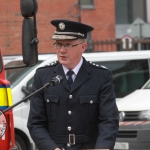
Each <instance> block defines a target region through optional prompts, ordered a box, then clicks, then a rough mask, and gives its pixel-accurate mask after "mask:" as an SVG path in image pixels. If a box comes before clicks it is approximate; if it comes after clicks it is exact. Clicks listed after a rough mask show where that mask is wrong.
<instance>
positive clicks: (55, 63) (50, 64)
mask: <svg viewBox="0 0 150 150" xmlns="http://www.w3.org/2000/svg"><path fill="white" fill-rule="evenodd" d="M57 64H58V60H57V61H54V62H52V63H49V64H47V65H45V66H42V67H39V68H38V69H40V68H46V67H51V66H55V65H57Z"/></svg>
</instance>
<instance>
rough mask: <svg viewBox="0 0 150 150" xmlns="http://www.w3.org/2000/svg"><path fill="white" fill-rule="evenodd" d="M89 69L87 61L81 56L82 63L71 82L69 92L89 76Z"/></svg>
mask: <svg viewBox="0 0 150 150" xmlns="http://www.w3.org/2000/svg"><path fill="white" fill-rule="evenodd" d="M90 74H91V70H90V67H89V64H88V63H87V61H86V60H85V59H84V58H83V64H82V66H81V68H80V70H79V72H78V74H77V76H76V78H75V81H74V82H73V84H72V88H71V91H70V92H73V91H74V90H75V89H77V88H78V87H79V86H80V85H82V84H83V83H84V82H85V81H86V80H87V79H88V78H90Z"/></svg>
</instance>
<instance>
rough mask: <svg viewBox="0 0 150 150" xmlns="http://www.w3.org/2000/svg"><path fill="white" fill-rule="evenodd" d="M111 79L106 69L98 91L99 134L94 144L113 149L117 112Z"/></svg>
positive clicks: (117, 121)
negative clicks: (99, 91)
mask: <svg viewBox="0 0 150 150" xmlns="http://www.w3.org/2000/svg"><path fill="white" fill-rule="evenodd" d="M112 81H113V79H112V74H111V72H110V71H107V72H106V74H105V78H104V81H103V84H102V88H101V93H100V105H99V114H100V115H99V124H98V127H99V136H98V138H97V141H96V145H95V148H97V149H98V148H102V149H110V150H113V148H114V145H115V141H116V136H117V133H118V129H119V113H118V108H117V106H116V99H115V93H114V87H113V83H112Z"/></svg>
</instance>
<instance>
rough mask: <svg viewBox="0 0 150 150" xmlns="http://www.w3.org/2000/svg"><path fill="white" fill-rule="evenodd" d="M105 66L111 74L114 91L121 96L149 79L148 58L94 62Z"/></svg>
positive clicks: (139, 86) (118, 96)
mask: <svg viewBox="0 0 150 150" xmlns="http://www.w3.org/2000/svg"><path fill="white" fill-rule="evenodd" d="M96 63H98V64H99V65H104V66H106V67H107V68H108V69H109V70H111V71H112V74H113V84H114V91H115V93H116V97H117V98H122V97H124V96H126V95H128V94H130V93H131V92H133V91H134V90H136V89H140V88H141V87H142V86H143V85H144V84H145V83H146V82H147V80H148V79H149V66H148V60H146V59H145V60H143V59H142V60H121V61H106V62H96Z"/></svg>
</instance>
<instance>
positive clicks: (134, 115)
mask: <svg viewBox="0 0 150 150" xmlns="http://www.w3.org/2000/svg"><path fill="white" fill-rule="evenodd" d="M124 113H125V118H124V120H123V121H138V120H139V114H140V111H124Z"/></svg>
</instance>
